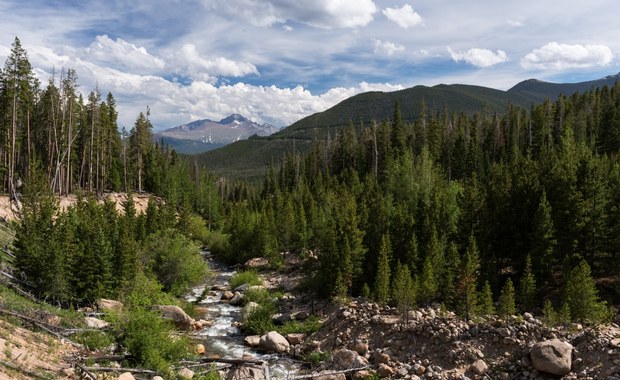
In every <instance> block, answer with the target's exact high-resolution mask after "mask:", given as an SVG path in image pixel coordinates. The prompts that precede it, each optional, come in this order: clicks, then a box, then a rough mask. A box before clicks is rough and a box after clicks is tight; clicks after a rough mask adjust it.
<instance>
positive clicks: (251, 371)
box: [226, 367, 265, 380]
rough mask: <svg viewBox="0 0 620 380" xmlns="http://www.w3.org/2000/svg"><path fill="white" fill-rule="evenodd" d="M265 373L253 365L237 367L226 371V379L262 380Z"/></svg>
mask: <svg viewBox="0 0 620 380" xmlns="http://www.w3.org/2000/svg"><path fill="white" fill-rule="evenodd" d="M264 379H265V373H264V372H263V371H262V370H261V369H259V368H254V367H237V368H235V369H234V370H232V371H230V372H228V376H226V380H264Z"/></svg>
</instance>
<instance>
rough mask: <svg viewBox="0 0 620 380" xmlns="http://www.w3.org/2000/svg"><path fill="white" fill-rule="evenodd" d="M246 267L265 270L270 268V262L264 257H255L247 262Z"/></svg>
mask: <svg viewBox="0 0 620 380" xmlns="http://www.w3.org/2000/svg"><path fill="white" fill-rule="evenodd" d="M244 266H245V267H246V268H264V267H266V266H269V260H267V259H266V258H264V257H255V258H253V259H249V260H248V261H246V262H245V264H244Z"/></svg>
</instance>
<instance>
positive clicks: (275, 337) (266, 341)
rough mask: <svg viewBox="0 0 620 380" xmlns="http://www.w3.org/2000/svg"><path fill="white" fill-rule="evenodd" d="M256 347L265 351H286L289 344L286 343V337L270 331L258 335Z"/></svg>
mask: <svg viewBox="0 0 620 380" xmlns="http://www.w3.org/2000/svg"><path fill="white" fill-rule="evenodd" d="M258 347H259V348H262V349H263V350H266V351H270V352H276V353H282V352H288V350H289V349H290V344H289V343H288V340H286V338H285V337H283V336H282V335H280V334H279V333H278V332H276V331H270V332H268V333H267V334H265V335H263V336H261V337H260V341H259V342H258Z"/></svg>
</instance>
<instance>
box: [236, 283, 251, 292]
mask: <svg viewBox="0 0 620 380" xmlns="http://www.w3.org/2000/svg"><path fill="white" fill-rule="evenodd" d="M249 288H250V284H248V283H247V282H246V283H245V284H241V285H239V286H237V287H236V288H235V289H234V291H235V292H241V293H243V292H245V291H246V290H248V289H249Z"/></svg>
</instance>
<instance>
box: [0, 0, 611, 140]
mask: <svg viewBox="0 0 620 380" xmlns="http://www.w3.org/2000/svg"><path fill="white" fill-rule="evenodd" d="M618 11H620V5H619V4H618V3H617V1H615V0H590V1H587V2H586V1H580V2H577V1H565V0H562V1H556V0H547V1H540V0H521V1H518V2H517V1H492V0H478V1H450V0H423V1H422V0H420V1H412V0H406V1H401V0H312V1H297V0H168V1H163V0H136V1H119V0H106V1H79V0H64V1H63V0H51V1H50V0H29V1H24V0H0V19H1V20H2V22H0V60H1V61H2V62H4V61H5V60H6V56H7V55H8V53H9V51H10V48H11V43H12V42H13V39H14V38H15V36H17V37H19V39H20V40H21V42H22V45H23V46H24V47H25V48H26V50H27V51H28V55H29V59H30V61H31V63H32V65H33V66H34V67H35V70H36V74H37V76H38V77H39V78H40V79H41V81H42V82H43V83H47V81H48V80H49V78H50V76H51V73H52V72H53V71H54V70H55V71H56V72H58V71H59V70H60V69H62V68H73V69H75V70H76V71H77V74H78V81H79V84H80V85H81V91H82V92H83V93H85V94H87V93H88V92H90V91H91V90H92V89H94V88H95V86H98V88H99V89H100V90H101V92H102V93H103V94H104V96H105V94H107V92H112V93H113V94H114V96H115V97H116V99H117V103H118V108H119V113H120V115H119V122H120V124H121V126H126V127H128V128H130V127H131V126H132V125H133V122H134V121H135V118H136V116H137V114H138V113H139V112H140V111H144V110H145V109H146V107H147V106H149V107H150V109H151V120H152V121H153V124H154V126H155V129H164V128H168V127H171V126H175V125H179V124H182V123H186V122H189V121H192V120H196V119H202V118H209V119H213V120H219V119H221V118H223V117H225V116H227V115H229V114H231V113H240V114H242V115H244V116H246V117H249V118H251V119H253V120H255V121H257V122H261V123H262V122H268V123H271V124H274V125H276V126H279V127H280V126H286V125H289V124H291V123H293V122H295V121H296V120H298V119H300V118H302V117H304V116H307V115H309V114H312V113H315V112H318V111H322V110H325V109H327V108H329V107H331V106H332V105H334V104H336V103H338V102H339V101H341V100H343V99H345V98H347V97H350V96H352V95H354V94H356V93H359V92H363V91H370V90H380V91H392V90H397V89H400V88H406V87H411V86H414V85H419V84H423V85H436V84H440V83H446V84H450V83H466V84H478V85H483V86H489V87H493V88H498V89H508V88H510V87H512V86H513V85H514V84H516V83H517V82H519V81H521V80H524V79H528V78H538V79H543V80H548V81H556V82H578V81H583V80H590V79H597V78H600V77H603V76H606V75H610V74H615V73H618V72H619V71H620V39H619V38H618V36H620V23H619V22H618V20H617V14H618Z"/></svg>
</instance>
